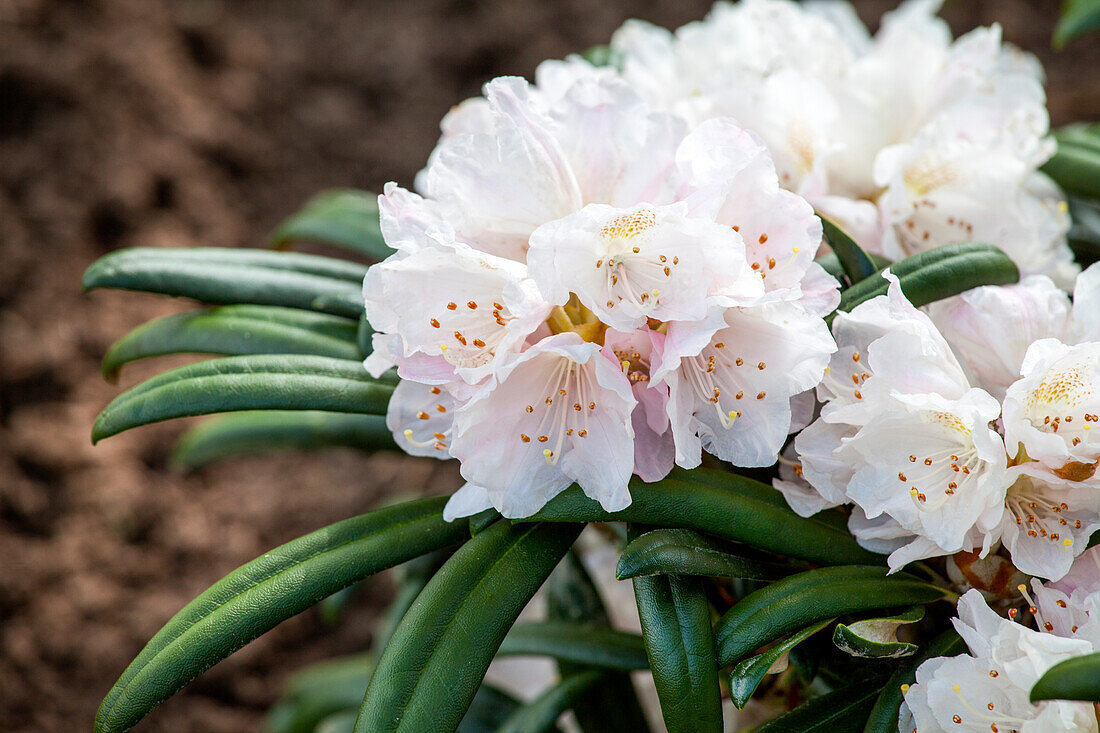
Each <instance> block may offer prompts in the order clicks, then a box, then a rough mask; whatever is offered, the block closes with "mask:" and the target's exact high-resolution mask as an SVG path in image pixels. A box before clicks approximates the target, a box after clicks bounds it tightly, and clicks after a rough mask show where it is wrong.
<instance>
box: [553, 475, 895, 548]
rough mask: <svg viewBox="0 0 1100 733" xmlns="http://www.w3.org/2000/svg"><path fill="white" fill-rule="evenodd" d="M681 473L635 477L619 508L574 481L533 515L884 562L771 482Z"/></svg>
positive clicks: (844, 531)
mask: <svg viewBox="0 0 1100 733" xmlns="http://www.w3.org/2000/svg"><path fill="white" fill-rule="evenodd" d="M686 473H689V474H690V473H694V471H691V472H686ZM679 475H682V474H678V475H677V477H672V476H670V477H668V478H665V479H662V480H661V481H657V482H655V483H645V482H643V481H641V480H638V479H634V480H632V481H631V483H630V495H631V497H633V501H632V502H631V503H630V506H628V507H627V508H626V509H623V510H622V511H618V512H606V511H604V510H603V508H602V507H600V505H599V503H598V502H596V501H594V500H592V499H589V498H588V497H586V496H585V495H584V492H582V491H581V490H580V488H579V487H577V486H572V487H570V488H568V489H566V490H565V491H563V492H562V493H560V494H558V496H556V497H555V498H554V499H551V500H550V502H549V503H548V504H547V505H546V506H545V507H543V508H542V509H541V510H540V511H539V512H538V513H537V514H535V516H534V517H532V519H534V520H539V521H549V522H613V521H618V522H633V523H637V524H648V525H655V526H661V527H678V528H680V529H691V530H695V531H698V532H708V533H710V534H713V535H716V536H718V537H722V538H724V539H727V540H733V541H734V542H742V543H744V544H746V545H751V546H753V547H757V548H759V549H762V550H767V551H769V552H774V553H776V554H779V555H787V556H789V557H797V558H801V559H804V560H811V561H813V562H818V563H821V564H825V565H837V564H845V563H874V562H882V557H881V556H880V555H876V554H874V553H872V552H869V551H867V550H864V549H863V548H862V547H860V546H859V545H858V544H857V543H856V541H855V539H854V538H853V537H852V535H851V534H850V533H849V532H848V531H847V529H845V528H841V527H839V526H834V525H833V524H831V523H829V520H825V521H821V520H819V519H818V518H817V517H811V518H810V519H804V518H802V517H800V516H798V515H797V514H795V513H794V512H793V511H791V510H790V508H788V507H787V506H785V504H783V497H782V496H781V495H780V494H779V492H777V491H775V490H774V489H772V488H771V487H770V486H767V485H765V484H761V483H760V482H758V481H753V480H752V479H749V478H745V477H744V476H737V475H735V474H723V476H726V477H728V478H725V479H724V485H723V486H714V485H708V484H703V483H697V482H694V481H684V480H682V479H681V478H679ZM777 500H778V503H777Z"/></svg>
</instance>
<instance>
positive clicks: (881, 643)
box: [833, 606, 924, 659]
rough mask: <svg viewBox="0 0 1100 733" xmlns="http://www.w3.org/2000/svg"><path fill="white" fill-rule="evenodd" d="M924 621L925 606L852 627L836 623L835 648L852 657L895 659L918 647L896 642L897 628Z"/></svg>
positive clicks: (906, 655) (914, 607)
mask: <svg viewBox="0 0 1100 733" xmlns="http://www.w3.org/2000/svg"><path fill="white" fill-rule="evenodd" d="M922 618H924V606H913V607H912V608H907V609H906V610H904V611H902V612H901V613H899V614H896V615H894V616H888V617H886V618H869V619H863V620H862V621H856V622H854V623H852V624H837V625H836V629H835V630H834V631H833V644H835V645H836V648H837V649H839V650H841V651H842V652H845V653H847V654H850V655H851V656H853V657H863V658H867V659H897V658H899V657H908V656H910V655H911V654H914V653H916V651H917V645H916V644H908V643H906V642H902V641H898V637H897V632H898V627H899V626H904V625H905V624H913V623H916V622H917V621H920V620H921V619H922Z"/></svg>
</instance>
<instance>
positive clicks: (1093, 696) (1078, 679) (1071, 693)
mask: <svg viewBox="0 0 1100 733" xmlns="http://www.w3.org/2000/svg"><path fill="white" fill-rule="evenodd" d="M1039 700H1087V701H1089V702H1100V652H1094V653H1092V654H1084V655H1082V656H1080V657H1074V658H1072V659H1067V660H1066V661H1064V662H1059V663H1058V664H1056V665H1054V666H1053V667H1051V668H1050V669H1048V670H1047V671H1046V674H1044V675H1043V676H1042V677H1040V678H1039V681H1038V682H1036V683H1035V686H1034V687H1032V688H1031V701H1032V702H1037V701H1039Z"/></svg>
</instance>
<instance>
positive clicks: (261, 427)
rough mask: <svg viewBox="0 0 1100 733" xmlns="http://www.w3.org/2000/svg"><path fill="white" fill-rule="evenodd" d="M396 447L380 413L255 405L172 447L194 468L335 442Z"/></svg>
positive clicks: (185, 467) (175, 461)
mask: <svg viewBox="0 0 1100 733" xmlns="http://www.w3.org/2000/svg"><path fill="white" fill-rule="evenodd" d="M337 446H341V447H346V448H358V449H359V450H365V451H373V450H385V449H388V448H395V447H396V444H395V443H394V440H393V433H391V432H390V429H389V428H387V427H386V418H384V417H382V416H381V415H357V414H353V413H342V412H320V411H315V410H256V411H247V412H237V413H232V414H229V415H220V416H218V417H214V418H211V419H209V420H207V421H205V422H203V423H202V424H200V425H198V426H197V427H195V428H192V429H191V430H189V431H188V432H187V433H185V434H184V436H183V437H182V438H180V442H179V443H177V444H176V448H175V450H174V451H173V452H172V457H171V463H172V466H173V467H174V468H176V469H178V470H182V471H191V470H194V469H196V468H199V467H200V466H205V465H206V464H208V463H213V462H214V461H218V460H221V459H222V458H228V457H230V456H238V455H244V454H247V453H263V452H267V451H272V450H286V449H291V450H316V449H319V448H333V447H337Z"/></svg>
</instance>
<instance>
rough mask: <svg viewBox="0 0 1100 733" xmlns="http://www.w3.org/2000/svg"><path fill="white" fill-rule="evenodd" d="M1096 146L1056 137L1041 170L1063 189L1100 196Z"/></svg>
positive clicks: (1099, 175)
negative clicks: (1051, 150)
mask: <svg viewBox="0 0 1100 733" xmlns="http://www.w3.org/2000/svg"><path fill="white" fill-rule="evenodd" d="M1098 148H1100V146H1098V147H1097V148H1094V147H1092V146H1091V145H1090V144H1089V143H1086V142H1083V141H1080V140H1071V139H1066V138H1063V139H1060V140H1059V141H1058V150H1057V151H1056V152H1055V153H1054V156H1053V157H1052V158H1051V159H1050V160H1048V161H1047V162H1046V163H1045V164H1043V167H1042V168H1041V170H1042V171H1043V173H1046V174H1047V175H1048V176H1050V177H1051V178H1053V179H1054V182H1055V183H1057V184H1058V185H1059V186H1060V187H1062V188H1063V189H1064V190H1065V191H1066V192H1067V193H1071V194H1076V195H1078V196H1084V197H1085V198H1090V199H1097V198H1100V149H1098Z"/></svg>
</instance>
